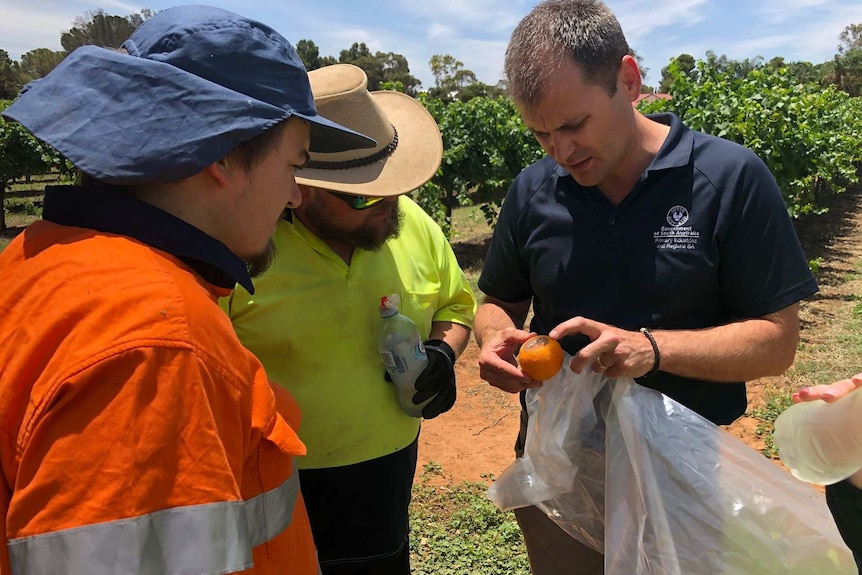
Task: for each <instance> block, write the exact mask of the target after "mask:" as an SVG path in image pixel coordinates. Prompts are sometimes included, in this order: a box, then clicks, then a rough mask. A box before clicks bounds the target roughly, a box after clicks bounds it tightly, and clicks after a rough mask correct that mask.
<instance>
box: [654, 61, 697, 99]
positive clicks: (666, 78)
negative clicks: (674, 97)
mask: <svg viewBox="0 0 862 575" xmlns="http://www.w3.org/2000/svg"><path fill="white" fill-rule="evenodd" d="M671 62H676V66H677V69H678V70H679V72H680V73H681V74H683V75H684V76H686V77H688V78H691V77H692V74H694V73H695V65H696V62H695V60H694V56H692V55H691V54H680V55H679V56H677V57H676V58H671ZM669 70H670V65H668V66H665V67H664V68H662V69H661V82H660V83H659V85H658V91H659V92H661V93H663V94H668V93H670V87H671V86H672V85H673V76H672V75H671V74H670V72H669Z"/></svg>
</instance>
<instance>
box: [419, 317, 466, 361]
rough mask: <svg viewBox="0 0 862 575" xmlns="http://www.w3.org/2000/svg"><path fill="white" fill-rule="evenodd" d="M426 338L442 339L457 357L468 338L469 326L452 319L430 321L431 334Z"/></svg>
mask: <svg viewBox="0 0 862 575" xmlns="http://www.w3.org/2000/svg"><path fill="white" fill-rule="evenodd" d="M428 339H442V340H443V341H445V342H446V343H447V344H448V345H449V347H451V348H452V351H454V352H455V357H458V356H460V355H461V352H463V351H464V348H465V347H467V342H468V341H469V340H470V328H469V327H467V326H465V325H462V324H460V323H455V322H453V321H435V322H432V323H431V335H430V336H429V337H428Z"/></svg>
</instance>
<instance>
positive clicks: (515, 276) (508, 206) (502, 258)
mask: <svg viewBox="0 0 862 575" xmlns="http://www.w3.org/2000/svg"><path fill="white" fill-rule="evenodd" d="M522 178H523V172H522V175H520V176H518V177H517V178H515V181H514V182H513V183H512V186H511V188H510V189H509V191H508V193H507V194H506V200H505V201H504V202H503V205H502V207H501V209H500V214H499V216H498V217H497V223H496V225H495V226H494V233H493V235H492V236H491V244H490V245H489V246H488V253H487V254H486V255H485V261H484V264H483V266H482V273H481V275H480V276H479V289H480V290H481V291H482V293H484V294H487V295H489V296H491V297H493V298H496V299H499V300H502V301H505V302H510V303H514V302H521V301H526V300H528V299H531V298H532V297H533V289H532V286H531V285H530V273H529V269H528V267H527V266H526V265H525V264H524V262H523V261H522V252H521V247H520V246H521V242H520V240H519V238H518V225H519V218H520V215H521V209H522V205H521V202H520V201H519V200H518V197H519V195H518V193H517V192H518V189H519V186H520V185H522V184H521V180H522Z"/></svg>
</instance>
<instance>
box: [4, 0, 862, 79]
mask: <svg viewBox="0 0 862 575" xmlns="http://www.w3.org/2000/svg"><path fill="white" fill-rule="evenodd" d="M606 1H607V3H608V5H609V6H610V7H611V9H612V10H613V11H614V12H615V13H616V15H617V17H618V18H619V19H620V22H621V23H622V26H623V30H624V32H625V33H626V37H627V38H628V41H629V44H630V45H631V46H632V47H633V48H634V49H635V50H637V52H638V53H639V54H640V55H641V56H642V57H643V58H644V65H645V66H646V67H647V68H649V72H648V76H647V84H650V85H657V84H658V82H659V80H660V78H661V68H662V67H663V66H665V65H666V64H667V62H668V60H669V59H670V58H671V57H673V56H676V55H678V54H680V53H684V52H685V53H689V54H691V55H693V56H694V57H695V58H697V59H701V58H703V57H704V54H705V52H706V51H707V50H712V51H714V52H715V53H716V54H719V55H721V54H726V55H727V56H728V57H729V58H733V59H743V58H753V57H755V56H763V57H764V58H766V59H767V60H768V59H769V58H771V57H773V56H783V57H784V58H785V59H786V60H787V61H794V60H807V61H810V62H813V63H815V64H816V63H820V62H823V61H825V60H827V59H830V58H831V57H832V56H833V55H834V54H835V52H836V47H837V44H838V34H840V33H841V31H842V30H843V29H844V27H845V26H847V25H848V24H851V23H859V22H862V0H664V1H662V0H606ZM179 2H182V0H179ZM205 2H206V3H209V4H212V5H214V6H220V7H222V8H226V9H228V10H233V11H234V12H239V13H241V14H243V15H245V16H249V17H253V18H256V19H258V20H261V21H262V22H265V23H266V24H269V25H270V26H272V27H273V28H275V29H276V30H278V31H279V32H281V33H282V34H283V35H284V36H285V37H286V38H288V39H289V40H290V41H291V42H293V43H296V42H297V41H298V40H301V39H303V38H305V39H310V40H313V41H314V42H315V43H316V44H317V45H318V46H319V47H320V52H321V54H322V55H332V56H336V57H337V56H338V53H339V52H340V51H341V50H342V49H346V48H349V47H350V45H351V44H352V43H353V42H365V43H366V44H367V45H368V47H369V48H370V49H371V50H372V51H374V52H377V51H382V52H396V53H400V54H403V55H404V56H405V57H406V58H407V60H408V62H409V63H410V70H411V72H412V73H413V75H414V76H416V77H417V78H419V79H420V80H422V83H423V86H424V87H425V88H427V87H430V86H433V81H434V80H433V77H432V75H431V71H430V69H429V67H428V60H429V59H430V58H431V56H432V55H434V54H450V55H452V56H454V57H455V58H457V59H458V60H460V61H461V62H463V64H464V67H465V68H468V69H470V70H472V71H473V72H475V73H476V75H477V77H478V78H479V80H480V81H482V82H485V83H488V84H494V83H496V82H497V80H499V79H500V77H501V75H502V66H503V54H504V52H505V48H506V43H507V41H508V38H509V35H510V34H511V31H512V29H513V28H514V26H515V25H516V24H517V23H518V21H519V20H520V19H521V18H522V17H523V16H524V15H525V14H526V13H527V12H529V11H530V9H531V8H532V7H533V6H534V5H535V4H536V2H537V0H506V1H503V2H501V1H500V0H434V1H422V0H375V1H373V2H371V1H364V0H327V1H319V0H318V1H315V0H304V1H302V2H299V1H297V0H205ZM177 3H178V2H177V1H176V0H174V1H166V0H144V1H143V2H142V3H138V2H137V0H93V1H88V0H0V49H3V50H6V51H7V52H8V53H9V55H10V56H11V57H12V58H13V59H18V58H20V56H21V54H23V53H24V52H27V51H29V50H32V49H34V48H51V49H53V50H59V49H61V46H60V33H61V32H62V31H64V30H68V29H69V28H70V27H71V25H72V21H73V20H74V19H75V17H76V16H80V15H82V14H84V13H85V12H88V11H90V10H93V9H96V8H102V9H104V10H105V12H107V13H109V14H118V15H126V14H129V13H133V12H139V11H140V10H141V9H142V8H151V9H153V10H161V9H164V8H168V7H170V6H174V5H176V4H177Z"/></svg>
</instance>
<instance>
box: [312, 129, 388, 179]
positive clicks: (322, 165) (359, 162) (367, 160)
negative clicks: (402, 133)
mask: <svg viewBox="0 0 862 575" xmlns="http://www.w3.org/2000/svg"><path fill="white" fill-rule="evenodd" d="M397 147H398V130H396V129H395V126H392V141H391V142H389V144H387V145H386V146H385V147H383V148H381V149H380V150H378V151H377V152H374V153H373V154H371V155H369V156H365V157H362V158H354V159H352V160H345V161H343V162H327V161H326V160H308V161H307V162H305V164H303V166H302V167H303V168H308V169H310V170H349V169H351V168H359V167H361V166H368V165H370V164H373V163H375V162H379V161H380V160H382V159H384V158H388V157H389V156H391V155H392V152H394V151H395V148H397Z"/></svg>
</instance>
